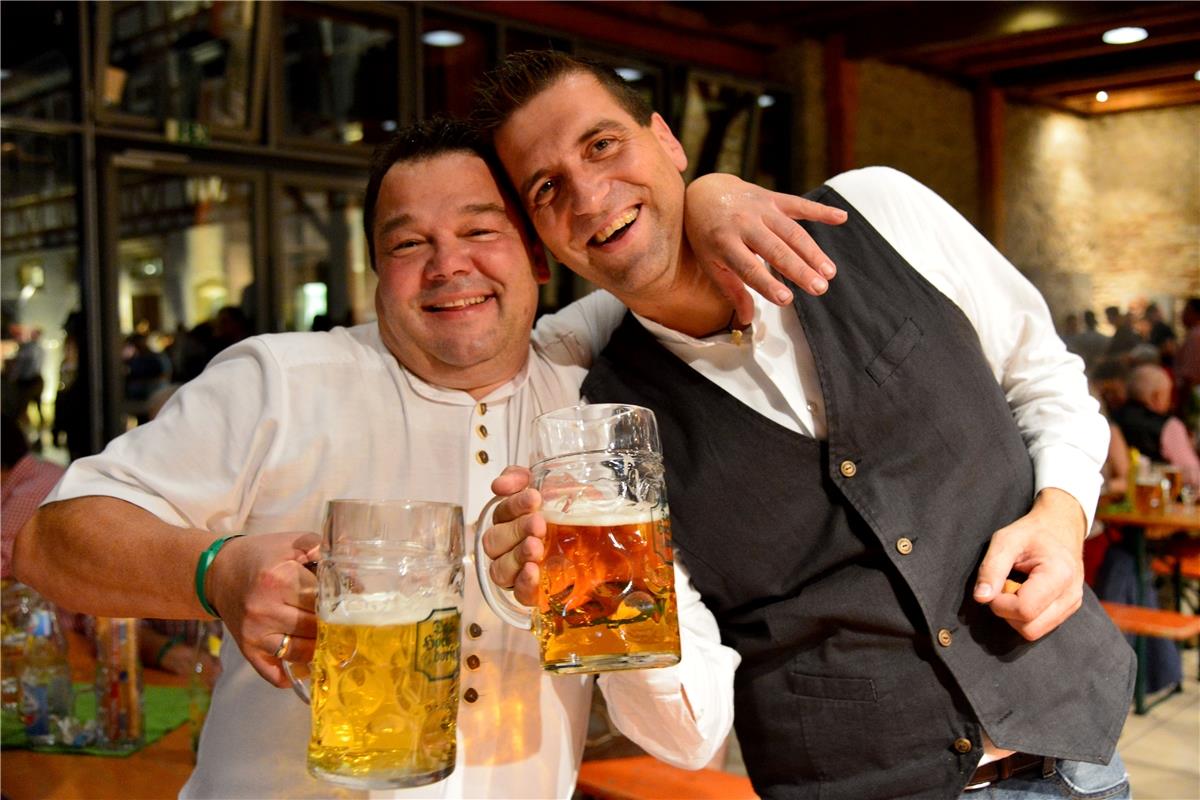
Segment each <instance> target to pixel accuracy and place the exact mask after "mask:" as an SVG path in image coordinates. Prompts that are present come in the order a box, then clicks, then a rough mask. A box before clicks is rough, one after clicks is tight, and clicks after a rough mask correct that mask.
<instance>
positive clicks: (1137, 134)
mask: <svg viewBox="0 0 1200 800" xmlns="http://www.w3.org/2000/svg"><path fill="white" fill-rule="evenodd" d="M772 67H773V74H772V77H773V78H774V79H775V80H778V81H780V82H783V83H786V84H788V85H790V86H791V87H792V88H793V91H794V92H795V94H796V101H797V102H796V111H797V114H796V127H795V134H796V135H795V141H796V142H797V147H798V150H799V151H800V152H799V153H798V157H797V158H796V160H795V163H796V172H797V185H798V186H804V187H811V186H814V185H816V184H817V183H819V182H820V181H821V180H823V179H824V178H825V177H827V176H828V174H829V170H828V166H827V161H826V158H827V156H826V152H827V144H826V136H825V96H824V80H823V69H824V67H823V62H822V57H821V48H820V45H819V44H816V43H814V42H798V43H796V44H795V45H793V46H791V47H788V48H783V49H781V50H779V51H778V52H777V53H776V54H775V56H774V57H773V63H772ZM858 87H859V88H858V110H857V124H856V130H855V139H854V156H855V162H856V163H857V164H858V165H861V166H866V165H869V164H886V165H888V166H892V167H896V168H897V169H900V170H903V171H904V172H907V173H908V174H910V175H912V176H913V177H915V178H917V179H918V180H920V181H921V182H922V183H925V184H926V185H928V186H929V187H930V188H932V189H933V190H934V191H936V192H938V193H939V194H940V195H942V196H943V197H944V198H946V200H947V201H949V202H950V204H951V205H953V206H954V207H955V208H957V209H958V210H959V212H961V213H962V214H963V216H965V217H966V218H967V219H968V220H970V221H971V222H972V223H973V224H975V225H976V226H979V225H980V222H981V219H980V215H981V213H982V211H981V208H980V188H979V181H980V177H979V158H978V154H977V142H976V136H975V125H974V109H973V99H972V94H971V92H970V91H968V90H967V89H964V88H962V87H960V86H957V85H955V84H953V83H950V82H948V81H945V80H942V79H939V78H936V77H932V76H929V75H925V74H923V73H920V72H916V71H914V70H911V69H906V68H903V67H897V66H893V65H890V64H884V63H881V62H877V61H871V60H865V61H861V62H859V63H858ZM1004 115H1005V117H1004V123H1005V124H1004V132H1003V138H1004V152H1003V159H1002V163H1003V168H1002V175H1003V186H1002V194H1003V203H1004V206H1005V220H1004V230H1003V238H1002V247H1001V249H1002V250H1003V252H1004V254H1005V255H1006V256H1008V258H1009V259H1010V260H1011V261H1012V262H1013V263H1014V264H1016V265H1017V267H1018V268H1019V269H1020V270H1021V271H1022V272H1023V273H1024V274H1025V275H1026V276H1027V277H1029V278H1030V280H1032V281H1033V282H1034V284H1035V285H1037V286H1038V288H1039V289H1040V290H1041V291H1042V293H1043V294H1044V295H1045V297H1046V300H1047V303H1048V304H1049V306H1050V308H1051V311H1052V312H1053V313H1054V316H1055V318H1056V319H1061V318H1062V316H1064V315H1065V314H1066V313H1068V312H1069V311H1078V310H1081V309H1084V308H1093V309H1095V310H1097V312H1099V311H1100V310H1101V309H1102V308H1103V307H1104V306H1106V305H1117V306H1120V307H1121V308H1127V307H1129V306H1130V305H1133V306H1134V307H1135V308H1137V307H1140V306H1144V305H1145V303H1146V302H1149V301H1151V300H1155V301H1157V302H1158V303H1159V304H1160V306H1162V307H1163V309H1164V311H1165V312H1166V313H1167V316H1168V318H1169V319H1173V320H1177V319H1178V312H1179V309H1181V307H1182V303H1183V300H1184V299H1185V298H1186V297H1188V296H1189V295H1200V106H1183V107H1179V108H1167V109H1159V110H1154V111H1133V112H1125V113H1120V114H1113V115H1110V116H1097V117H1087V118H1085V117H1080V116H1077V115H1074V114H1068V113H1064V112H1058V111H1054V110H1050V109H1046V108H1042V107H1037V106H1028V105H1023V104H1018V103H1009V104H1007V105H1006V107H1005V111H1004Z"/></svg>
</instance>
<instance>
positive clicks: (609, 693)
mask: <svg viewBox="0 0 1200 800" xmlns="http://www.w3.org/2000/svg"><path fill="white" fill-rule="evenodd" d="M623 313H624V308H623V306H621V305H620V304H619V303H617V302H616V301H615V300H614V299H613V298H611V296H608V295H602V294H597V295H596V296H595V297H594V298H589V300H588V301H587V302H586V303H584V304H583V305H582V306H581V307H578V306H577V307H575V308H574V310H573V311H572V312H570V313H568V314H567V315H565V316H560V317H557V318H554V319H550V320H547V322H546V323H545V324H543V325H539V329H538V331H537V334H536V335H535V341H534V345H533V347H532V348H531V357H530V359H529V361H528V363H527V365H526V367H525V369H524V370H523V371H522V372H521V374H519V375H518V376H516V377H515V378H514V379H513V380H511V381H510V382H508V383H506V384H505V385H503V386H501V387H499V388H497V389H496V390H495V391H493V392H491V393H490V394H489V395H488V396H487V397H485V398H483V399H482V400H480V401H476V400H474V399H473V398H472V397H471V396H470V395H469V394H467V393H465V392H460V391H454V390H448V389H444V388H440V387H437V386H433V385H431V384H429V383H426V382H425V381H422V380H421V379H420V378H418V377H416V376H415V375H413V374H412V373H410V372H409V371H407V370H405V369H404V368H403V367H401V366H400V365H399V364H398V363H397V362H396V360H395V358H393V357H392V356H391V354H390V353H389V352H388V351H387V349H386V348H385V347H384V346H383V344H382V342H381V341H380V339H379V332H378V327H377V326H376V325H374V324H371V325H361V326H358V327H355V328H350V329H337V330H335V331H333V332H331V333H328V334H276V335H269V336H260V337H254V338H252V339H250V340H247V341H246V342H243V343H241V344H239V345H237V346H235V347H233V348H230V349H229V350H227V351H225V352H224V353H222V354H221V356H219V357H218V358H217V359H216V360H214V362H213V363H212V364H211V365H210V367H209V369H208V370H206V371H205V372H204V374H203V375H201V376H200V377H199V378H197V379H196V380H195V381H193V382H192V383H189V384H188V385H187V386H185V387H184V388H183V389H181V390H180V391H179V392H178V393H176V395H175V397H173V398H172V400H171V401H170V402H169V403H168V404H167V405H166V406H165V407H164V409H163V411H162V412H161V414H160V415H159V417H158V418H157V419H155V420H154V421H153V422H151V423H149V424H147V425H144V426H141V427H139V428H136V429H135V430H133V431H131V432H130V433H128V434H126V435H125V436H122V437H120V438H118V439H116V440H114V441H113V442H111V443H110V444H109V445H108V447H107V448H106V449H105V450H104V452H103V453H101V454H99V455H96V456H93V457H90V458H86V459H81V460H79V461H77V462H75V464H73V465H72V467H71V468H70V470H69V471H68V473H67V475H66V476H65V478H64V479H63V481H62V483H60V484H59V486H58V487H57V489H56V490H55V491H54V493H52V494H51V496H50V497H49V498H47V501H46V502H53V501H55V500H64V499H68V498H72V497H83V496H87V495H107V496H113V497H118V498H121V499H124V500H126V501H128V502H130V503H133V504H135V505H138V506H140V507H142V508H145V509H146V510H148V511H150V512H151V513H154V514H155V515H157V516H159V517H160V518H161V519H163V520H166V521H167V522H170V523H172V524H176V525H181V526H192V527H200V528H205V529H208V530H210V531H212V532H213V533H214V534H218V535H221V534H230V533H235V532H240V533H246V534H250V535H253V534H255V533H265V532H275V531H314V532H315V531H319V530H320V525H321V518H322V514H323V509H324V506H325V503H326V502H327V501H328V500H331V499H335V498H344V497H371V498H391V499H397V498H413V499H422V500H433V501H443V502H451V503H457V504H460V505H462V506H463V509H464V513H465V514H466V515H467V516H466V519H467V521H468V522H472V521H473V520H474V517H475V516H476V515H478V514H479V513H480V511H481V510H482V508H483V506H484V504H485V503H486V502H487V501H488V500H489V499H490V498H491V496H492V493H491V489H490V484H491V481H492V480H493V479H494V478H495V477H496V476H497V475H498V474H499V473H500V471H501V470H502V469H503V468H504V467H505V466H506V465H508V464H524V463H527V455H528V453H527V447H526V444H525V442H526V439H527V432H528V430H529V426H530V423H531V421H532V419H533V417H534V416H536V415H537V414H539V413H541V412H543V411H548V410H551V409H553V408H557V407H560V406H564V405H570V404H573V403H575V402H578V399H579V384H580V382H581V381H582V378H583V376H584V374H585V373H586V369H587V365H588V363H590V359H591V354H592V353H593V352H596V351H597V350H598V346H599V345H600V344H602V343H603V341H605V340H606V339H607V337H608V334H609V332H611V330H612V328H613V327H615V325H616V324H617V322H618V321H619V319H620V317H621V315H622V314H623ZM572 315H575V316H572ZM98 535H102V532H98ZM465 552H468V553H473V552H474V547H473V542H469V543H467V546H466V548H465ZM465 586H466V590H465V599H464V604H463V615H462V632H463V639H462V652H461V659H462V660H461V665H462V666H461V674H460V697H462V698H463V699H462V700H460V704H459V713H458V756H457V763H456V766H455V770H454V772H453V773H452V774H451V775H450V776H449V777H448V778H447V779H446V780H443V781H440V782H438V783H435V784H431V785H429V786H423V787H417V788H415V789H409V790H400V791H396V792H382V793H378V792H376V793H372V796H385V797H421V798H456V797H506V798H510V797H511V798H519V797H528V798H549V797H561V798H567V797H570V796H571V794H572V792H573V790H574V786H575V780H576V777H577V774H578V768H579V762H580V758H581V756H582V752H583V746H584V739H585V736H586V729H587V718H588V714H589V710H590V705H591V693H592V676H590V675H574V676H551V675H548V674H546V673H544V672H543V671H542V670H541V668H540V663H539V656H538V647H537V642H536V640H535V637H534V635H533V634H532V633H531V632H530V631H528V630H518V629H516V628H512V627H510V626H507V625H505V624H504V623H502V622H501V621H500V620H499V619H498V618H497V617H495V616H494V615H493V614H492V612H491V610H490V609H489V608H488V607H487V606H486V604H485V603H484V602H483V600H482V595H481V593H480V591H479V587H478V583H477V581H476V580H475V577H474V570H473V569H470V568H468V574H467V576H466V580H465ZM676 588H677V595H678V600H679V619H680V628H681V630H680V634H681V648H682V651H683V659H682V661H681V663H680V664H679V665H678V666H676V667H669V668H665V669H658V670H642V671H629V672H620V673H610V674H607V675H605V676H603V677H602V678H601V679H600V686H601V688H602V690H603V691H604V692H605V695H606V698H607V700H608V703H609V708H610V712H611V714H612V717H613V719H614V722H616V723H617V725H618V727H619V728H620V729H621V731H622V732H623V733H625V734H626V735H627V736H629V737H630V738H631V739H632V740H634V741H635V742H637V743H638V744H640V745H641V746H642V747H644V748H645V749H647V750H648V751H649V752H651V753H653V754H654V755H657V756H659V757H660V758H663V759H664V760H667V761H669V762H673V763H676V764H678V765H680V766H687V767H691V768H695V767H699V766H702V765H703V764H704V763H706V762H707V761H708V760H709V759H711V757H712V755H713V753H714V752H715V750H716V749H717V748H718V747H719V746H720V745H721V744H722V742H723V741H724V738H725V736H726V734H727V732H728V730H729V728H730V726H731V723H732V716H733V701H732V683H733V672H734V669H735V667H736V666H737V663H738V660H739V659H738V656H737V654H736V653H735V652H734V651H732V650H731V649H729V648H726V647H724V646H722V645H721V644H720V636H719V633H718V631H717V626H716V622H715V620H714V619H713V617H712V615H711V613H709V611H708V610H707V609H706V608H705V607H704V606H703V604H702V603H701V601H700V599H699V596H698V593H697V592H696V591H695V589H694V588H693V587H692V586H691V585H690V582H689V581H688V579H687V576H686V574H683V573H677V587H676ZM470 656H476V657H478V659H479V662H478V663H479V665H478V667H477V668H474V669H472V668H471V667H470V666H469V665H468V661H467V659H468V657H470ZM221 660H222V664H223V667H224V670H223V672H222V675H221V678H220V680H219V681H218V683H217V686H216V689H215V691H214V694H213V701H212V707H211V709H210V711H209V714H208V719H207V721H206V723H205V727H204V732H203V736H202V739H201V743H200V751H199V756H198V763H197V767H196V770H195V771H194V772H193V774H192V777H191V779H190V780H189V781H188V783H187V785H186V786H185V787H184V789H183V791H182V793H181V796H183V797H212V798H233V797H255V798H261V797H290V798H295V797H330V796H339V797H340V796H349V797H361V796H365V793H361V792H353V791H349V790H345V789H343V788H341V787H337V786H334V785H333V784H329V783H325V782H322V781H319V780H317V779H314V778H311V777H310V776H309V775H308V774H307V772H306V770H305V758H306V748H307V744H308V738H309V714H310V712H309V709H308V707H307V706H305V705H303V704H302V703H301V702H300V701H299V700H298V699H297V698H296V697H295V696H293V695H292V693H291V692H290V691H287V690H280V689H277V688H275V687H273V686H271V685H270V684H268V683H267V682H266V681H264V680H263V679H262V678H261V677H259V675H258V674H257V673H256V672H255V671H254V669H253V668H252V667H251V666H250V665H249V663H248V662H247V661H246V660H245V658H244V657H243V656H242V654H241V652H240V651H239V650H238V648H237V647H236V645H235V644H234V642H233V641H232V639H228V638H227V639H226V640H225V642H224V643H223V645H222V648H221ZM469 690H473V692H474V694H475V699H474V702H468V701H467V700H466V697H467V694H468V691H469ZM685 691H686V701H685V698H684V692H685ZM689 704H690V707H691V711H689V709H688V706H689ZM692 712H694V715H693V713H692Z"/></svg>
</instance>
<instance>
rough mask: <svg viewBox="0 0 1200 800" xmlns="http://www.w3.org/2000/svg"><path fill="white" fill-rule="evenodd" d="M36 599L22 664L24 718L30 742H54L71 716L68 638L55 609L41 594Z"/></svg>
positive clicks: (72, 704)
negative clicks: (63, 632) (59, 625)
mask: <svg viewBox="0 0 1200 800" xmlns="http://www.w3.org/2000/svg"><path fill="white" fill-rule="evenodd" d="M33 603H34V605H33V607H32V608H31V609H30V615H29V626H28V628H27V638H26V640H25V663H24V665H23V666H22V668H21V721H22V722H24V723H25V735H26V736H27V737H28V738H29V743H30V744H34V745H51V744H54V743H55V742H57V741H58V739H59V735H58V732H59V731H60V730H61V723H62V721H64V720H68V719H70V717H71V712H72V711H73V710H74V706H75V694H74V690H73V688H72V686H71V665H70V663H69V662H68V661H67V641H66V639H65V638H64V637H63V634H62V631H61V630H60V629H59V627H58V619H57V618H56V617H55V614H54V609H53V608H51V606H50V604H49V603H47V602H46V601H45V600H43V599H42V598H40V597H37V598H36V599H35V600H34V601H33Z"/></svg>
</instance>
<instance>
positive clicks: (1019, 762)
mask: <svg viewBox="0 0 1200 800" xmlns="http://www.w3.org/2000/svg"><path fill="white" fill-rule="evenodd" d="M1055 761H1056V759H1053V758H1049V757H1043V756H1035V755H1030V754H1029V753H1013V754H1012V755H1011V756H1006V757H1004V758H1000V759H997V760H995V761H989V762H988V763H986V764H984V765H983V766H981V767H979V768H978V769H976V770H975V774H974V775H972V776H971V780H970V781H968V782H967V785H966V788H965V789H964V790H963V791H968V792H969V791H971V790H972V789H982V788H983V787H984V786H987V785H988V784H989V783H995V782H996V781H1003V780H1007V779H1009V778H1012V777H1014V776H1016V775H1026V774H1029V773H1032V772H1040V773H1041V776H1042V777H1043V778H1049V777H1050V776H1051V775H1053V774H1054V763H1055Z"/></svg>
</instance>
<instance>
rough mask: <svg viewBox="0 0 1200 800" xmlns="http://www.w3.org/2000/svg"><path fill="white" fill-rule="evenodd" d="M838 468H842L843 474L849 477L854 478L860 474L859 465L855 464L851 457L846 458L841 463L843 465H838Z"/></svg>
mask: <svg viewBox="0 0 1200 800" xmlns="http://www.w3.org/2000/svg"><path fill="white" fill-rule="evenodd" d="M838 469H840V470H841V471H842V474H843V475H845V476H846V477H847V478H853V477H854V476H855V475H857V474H858V465H857V464H855V463H854V462H853V461H851V460H850V459H846V460H845V461H843V462H842V463H841V465H840V466H839V467H838Z"/></svg>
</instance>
